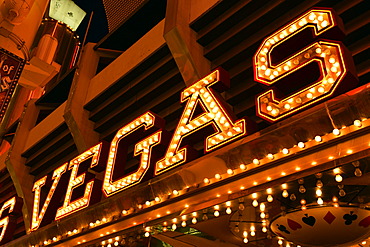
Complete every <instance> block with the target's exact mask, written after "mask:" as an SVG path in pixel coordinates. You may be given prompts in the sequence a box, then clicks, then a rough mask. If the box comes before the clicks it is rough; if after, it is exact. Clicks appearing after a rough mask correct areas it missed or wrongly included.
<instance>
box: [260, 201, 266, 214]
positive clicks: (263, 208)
mask: <svg viewBox="0 0 370 247" xmlns="http://www.w3.org/2000/svg"><path fill="white" fill-rule="evenodd" d="M260 210H261V212H264V211H265V210H266V205H265V204H264V203H263V202H262V203H261V204H260Z"/></svg>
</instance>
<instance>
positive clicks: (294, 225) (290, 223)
mask: <svg viewBox="0 0 370 247" xmlns="http://www.w3.org/2000/svg"><path fill="white" fill-rule="evenodd" d="M287 222H288V226H289V227H290V229H292V230H293V231H296V230H297V229H301V228H302V226H301V224H299V223H298V222H295V221H294V220H291V219H288V220H287Z"/></svg>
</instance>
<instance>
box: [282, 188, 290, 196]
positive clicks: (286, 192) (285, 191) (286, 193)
mask: <svg viewBox="0 0 370 247" xmlns="http://www.w3.org/2000/svg"><path fill="white" fill-rule="evenodd" d="M282 195H283V197H285V198H287V197H288V196H289V193H288V191H287V190H283V193H282Z"/></svg>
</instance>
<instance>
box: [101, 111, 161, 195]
mask: <svg viewBox="0 0 370 247" xmlns="http://www.w3.org/2000/svg"><path fill="white" fill-rule="evenodd" d="M163 125H164V121H163V120H162V119H161V118H159V117H155V115H154V114H153V113H151V112H147V113H145V114H143V115H142V116H140V117H138V118H137V119H135V120H134V121H132V122H131V123H129V124H127V125H126V126H124V127H123V128H121V129H120V130H118V131H117V134H116V135H115V137H114V138H113V140H112V143H111V146H110V152H109V156H108V162H107V168H106V172H105V177H104V184H103V191H104V193H105V194H106V195H107V196H109V195H112V194H114V193H117V192H120V191H122V190H124V189H127V188H129V187H131V186H133V185H135V184H138V183H140V181H141V180H142V178H143V177H144V175H145V173H146V172H147V171H148V169H149V164H150V157H151V153H152V152H151V150H152V147H153V146H155V145H157V144H158V143H160V141H161V134H162V131H157V132H155V133H154V134H152V135H150V136H149V137H147V138H145V139H144V140H141V141H140V142H138V143H137V144H136V145H135V151H134V155H135V156H138V155H141V160H140V164H139V167H138V169H137V170H136V171H135V172H133V173H131V174H129V175H126V176H124V177H122V178H120V179H117V180H115V181H114V179H113V174H114V168H116V167H117V166H116V165H115V164H116V163H120V164H121V167H122V166H124V164H125V158H126V157H125V156H123V155H122V154H124V153H127V151H123V152H120V153H121V154H120V157H117V153H119V151H120V150H123V149H127V143H125V138H127V136H129V135H130V134H132V133H133V132H135V131H136V130H138V129H139V128H141V127H144V128H145V130H148V129H150V128H152V127H153V126H157V127H163Z"/></svg>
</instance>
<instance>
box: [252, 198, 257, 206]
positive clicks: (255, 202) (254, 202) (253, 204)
mask: <svg viewBox="0 0 370 247" xmlns="http://www.w3.org/2000/svg"><path fill="white" fill-rule="evenodd" d="M252 206H253V207H255V208H256V207H258V201H257V200H253V202H252Z"/></svg>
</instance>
